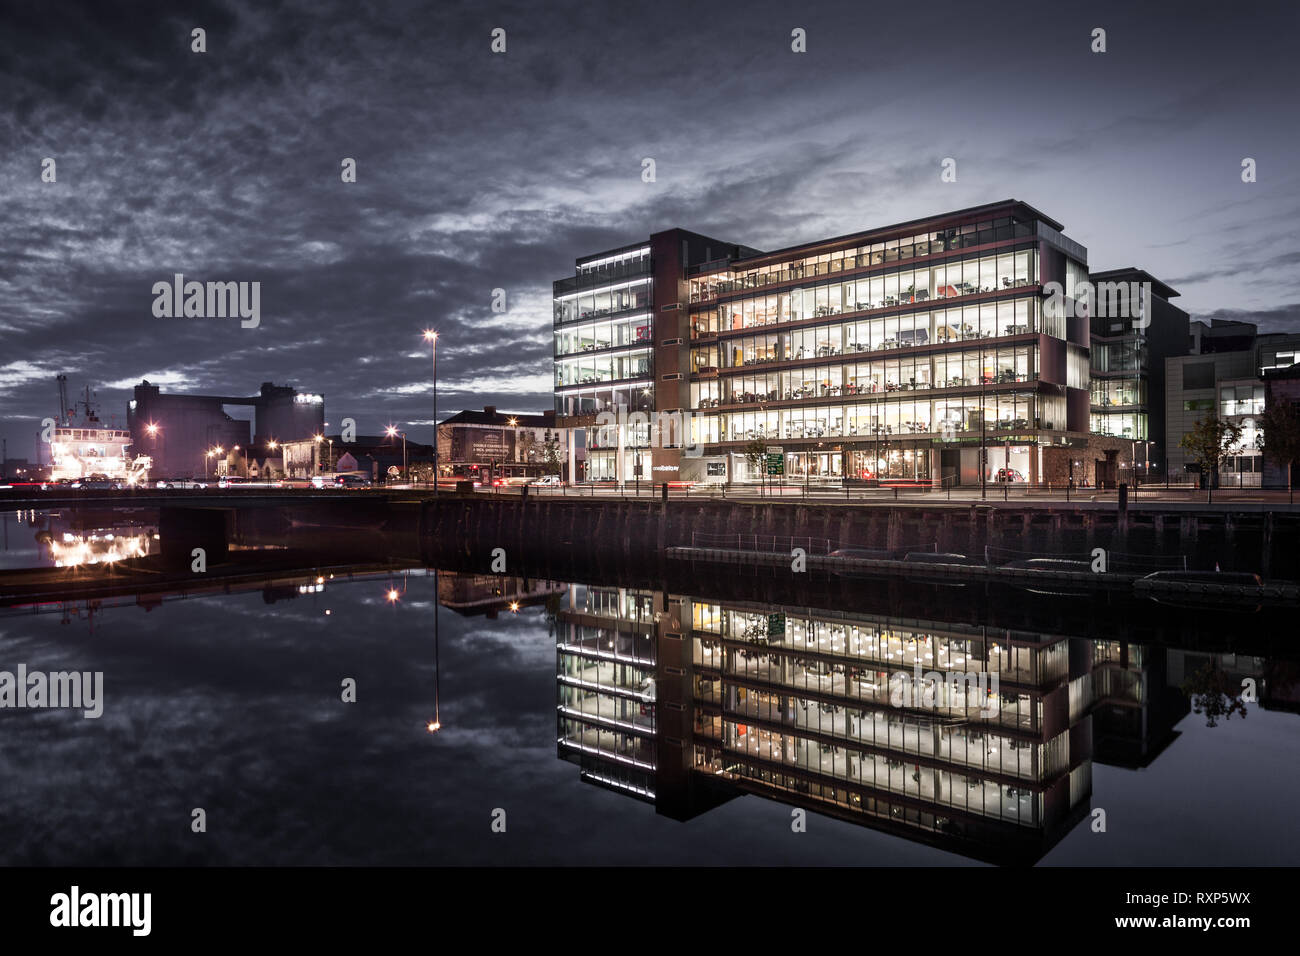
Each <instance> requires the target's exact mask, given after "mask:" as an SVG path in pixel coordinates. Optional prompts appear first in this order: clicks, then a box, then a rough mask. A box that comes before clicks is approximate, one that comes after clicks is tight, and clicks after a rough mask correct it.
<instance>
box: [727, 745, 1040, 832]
mask: <svg viewBox="0 0 1300 956" xmlns="http://www.w3.org/2000/svg"><path fill="white" fill-rule="evenodd" d="M720 743H721V744H722V746H723V747H725V748H726V749H727V750H729V751H732V752H738V753H741V754H748V755H750V756H753V757H757V758H759V759H761V760H765V761H768V762H770V763H776V764H783V765H786V766H789V767H793V768H798V769H801V770H804V771H809V772H812V773H817V774H821V775H823V776H827V777H833V778H835V779H837V780H841V781H844V782H845V783H855V784H861V785H865V786H869V787H872V788H873V789H876V790H884V791H887V792H890V793H896V794H901V795H905V796H908V797H911V798H912V799H913V800H920V801H925V802H927V803H931V804H935V805H940V806H950V807H955V808H958V809H961V810H965V811H966V812H968V813H974V814H979V815H980V816H985V817H993V818H996V819H1002V820H1007V821H1010V822H1014V823H1020V824H1023V825H1026V826H1034V825H1037V823H1038V821H1039V820H1040V819H1041V815H1042V794H1041V793H1038V792H1037V791H1034V790H1032V789H1030V788H1028V787H1025V786H1023V785H1022V786H1008V785H1005V784H999V783H997V782H995V781H992V780H986V779H983V778H981V777H979V776H975V775H971V774H963V773H957V772H954V771H951V770H948V769H946V768H939V767H923V766H921V765H920V764H913V763H909V762H906V761H902V760H898V759H894V758H889V757H884V756H877V755H876V754H871V753H866V752H864V751H860V750H855V749H853V748H851V747H837V746H835V745H832V744H821V743H818V742H815V741H810V740H807V739H806V738H803V737H799V736H796V735H793V734H778V733H774V732H771V731H767V730H764V729H760V728H752V727H749V726H748V725H746V724H743V723H739V722H737V721H732V720H726V721H724V722H723V728H722V739H721V741H720Z"/></svg>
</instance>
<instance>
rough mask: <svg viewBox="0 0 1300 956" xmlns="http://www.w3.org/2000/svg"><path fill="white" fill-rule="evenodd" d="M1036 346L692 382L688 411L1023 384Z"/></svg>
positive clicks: (1032, 368)
mask: <svg viewBox="0 0 1300 956" xmlns="http://www.w3.org/2000/svg"><path fill="white" fill-rule="evenodd" d="M1037 351H1038V350H1037V348H1036V347H1033V346H1027V345H1020V346H1011V345H1008V346H1002V347H1000V348H993V347H990V348H988V349H986V350H984V352H983V354H981V353H978V352H953V353H949V354H944V355H934V356H930V355H919V356H917V355H909V356H905V357H900V358H894V359H880V360H877V361H873V362H856V363H854V364H852V365H822V366H814V367H811V368H798V369H792V370H788V371H782V372H768V373H766V374H761V375H732V376H728V377H726V378H722V379H713V380H706V381H701V382H692V383H691V391H690V401H691V407H692V408H713V407H715V406H718V405H723V404H735V403H746V402H750V403H764V402H777V401H796V400H799V399H813V398H827V397H836V396H841V395H879V394H888V393H891V392H906V391H913V390H916V389H927V388H935V387H938V388H960V387H965V386H969V385H979V384H985V385H1000V384H1004V383H1007V382H1027V381H1030V380H1031V379H1033V378H1034V377H1035V376H1036V366H1037V361H1036V360H1037Z"/></svg>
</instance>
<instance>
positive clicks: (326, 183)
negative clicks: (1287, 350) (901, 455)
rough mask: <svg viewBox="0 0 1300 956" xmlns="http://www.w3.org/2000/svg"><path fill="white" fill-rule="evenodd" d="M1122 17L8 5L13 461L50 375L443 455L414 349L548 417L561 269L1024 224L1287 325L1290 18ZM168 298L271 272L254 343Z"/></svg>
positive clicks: (1295, 216)
mask: <svg viewBox="0 0 1300 956" xmlns="http://www.w3.org/2000/svg"><path fill="white" fill-rule="evenodd" d="M1136 6H1138V5H1134V4H1131V3H1127V2H1124V3H1115V4H1108V3H1095V2H1093V3H1087V4H1076V3H1064V4H1054V5H1050V6H1039V7H1026V6H1025V5H1024V4H1022V3H1010V4H1006V5H1004V6H1002V7H999V5H997V4H984V5H981V6H978V7H975V6H972V5H971V4H969V3H958V2H955V0H954V2H948V0H933V2H928V3H925V4H895V5H879V4H861V3H848V2H842V3H833V4H832V3H825V4H821V3H815V2H807V0H802V2H798V3H787V4H776V3H745V4H713V5H705V4H699V3H689V2H684V0H682V2H676V0H662V2H656V3H653V4H640V3H637V4H632V3H608V2H607V3H601V4H595V3H588V4H565V3H563V2H556V0H548V2H547V3H545V4H540V3H530V4H509V3H479V2H475V3H462V4H456V3H450V2H438V3H414V2H412V3H403V2H379V0H374V2H358V0H337V2H331V0H301V2H283V3H272V2H257V3H251V2H249V3H244V2H238V0H227V2H219V0H200V2H186V3H180V2H177V3H147V2H133V3H125V2H123V3H115V2H110V0H88V2H85V3H75V2H69V0H41V2H24V0H6V2H5V3H4V4H3V6H0V84H2V86H0V88H2V89H3V90H4V94H5V95H4V97H3V103H2V105H0V196H2V197H3V214H2V215H0V435H3V436H4V437H5V438H7V439H8V442H9V445H8V451H9V454H10V455H11V456H14V457H24V456H26V457H30V456H32V455H33V454H34V453H35V444H36V431H37V429H38V427H39V422H40V419H42V418H44V417H46V416H51V415H54V414H56V413H57V388H56V384H55V378H54V377H55V375H56V374H57V373H59V372H66V373H67V374H68V376H69V385H70V388H71V390H73V391H74V392H75V391H79V390H80V389H81V388H82V387H84V386H86V385H90V386H91V387H92V388H94V389H95V390H96V391H97V392H98V396H99V399H100V400H101V402H102V405H103V407H102V412H103V413H104V414H105V415H106V416H108V415H115V416H117V418H118V420H119V421H122V420H123V419H124V417H125V407H126V401H127V399H128V398H129V389H130V387H131V386H132V385H133V384H135V383H137V382H139V381H140V380H141V379H143V378H148V379H149V380H151V381H153V382H157V383H161V384H163V385H164V386H165V387H166V388H167V389H169V390H177V391H180V390H193V391H198V392H216V393H223V394H232V393H248V394H251V393H253V392H254V391H256V389H257V387H258V385H259V384H260V383H261V382H263V381H275V382H277V383H288V384H295V385H298V386H300V387H303V388H305V389H310V390H313V391H319V392H323V393H324V394H325V396H326V411H327V418H328V419H329V420H330V421H331V422H335V423H337V422H338V421H339V419H340V418H342V417H344V416H351V417H353V418H355V419H356V420H357V422H358V425H359V428H360V429H361V430H362V431H363V432H373V431H375V430H377V429H378V428H379V426H381V425H384V424H387V423H388V422H400V423H405V424H407V425H408V426H409V427H410V428H411V433H412V438H423V439H426V440H427V438H428V434H427V429H428V427H429V422H430V421H431V411H432V410H431V406H430V400H429V370H428V366H429V357H428V352H427V350H425V349H424V348H423V347H422V344H421V342H420V332H421V330H422V329H424V328H426V327H429V326H433V327H436V328H438V329H439V330H440V332H441V333H442V336H443V338H442V340H441V341H442V344H441V346H440V349H439V372H440V375H439V401H440V408H441V409H442V410H443V413H444V415H445V414H446V413H448V412H449V411H454V410H458V409H460V408H467V407H468V408H475V407H479V406H482V405H484V404H496V405H498V406H499V407H502V408H510V409H518V410H528V409H539V408H544V407H548V406H549V405H550V403H551V399H550V391H549V385H550V374H551V370H550V349H551V337H550V333H549V325H550V305H549V295H550V283H551V280H553V279H555V278H558V277H560V276H562V275H564V274H566V273H568V272H571V271H572V269H573V260H574V258H575V257H576V256H579V255H584V254H587V253H591V252H596V251H600V250H602V249H605V248H608V247H612V246H616V245H621V244H624V243H627V242H631V241H635V240H637V239H641V238H644V237H645V236H647V235H648V234H649V233H651V232H655V231H658V230H661V229H665V228H669V227H672V226H682V227H684V228H688V229H692V230H696V231H699V232H704V233H706V234H709V235H713V236H716V237H718V238H721V239H724V240H728V241H734V242H740V243H745V244H748V245H752V246H756V247H758V248H778V247H781V246H785V245H790V244H793V243H796V242H800V241H805V240H811V239H815V238H818V237H822V236H826V235H837V234H841V233H847V232H852V231H855V230H859V229H865V228H870V227H874V226H878V225H884V224H888V223H891V222H897V221H902V220H906V219H910V218H914V217H918V216H922V215H926V214H930V213H935V212H940V211H943V210H948V209H954V208H959V207H963V206H969V205H974V204H978V203H983V202H989V201H993V200H998V199H1003V198H1008V197H1014V198H1018V199H1022V200H1024V201H1026V202H1028V203H1031V204H1032V205H1035V206H1037V207H1038V208H1040V209H1042V210H1043V211H1045V212H1046V213H1048V214H1049V215H1051V216H1053V217H1054V218H1056V219H1059V220H1060V221H1062V222H1063V223H1065V225H1066V233H1067V235H1070V236H1072V237H1073V238H1075V239H1076V240H1078V241H1080V242H1082V243H1084V244H1085V245H1086V246H1087V247H1088V249H1089V254H1090V255H1089V258H1090V264H1091V265H1092V266H1093V268H1094V269H1104V268H1113V267H1117V266H1125V265H1136V266H1140V267H1143V268H1146V269H1148V270H1149V271H1151V272H1152V273H1154V274H1155V275H1157V276H1159V277H1161V278H1162V279H1164V280H1166V281H1167V282H1169V283H1170V284H1172V285H1173V286H1174V287H1175V288H1176V289H1178V290H1179V291H1180V292H1181V293H1182V298H1181V300H1179V304H1181V305H1182V306H1183V308H1185V309H1187V310H1188V311H1189V312H1190V313H1191V314H1192V315H1193V317H1197V318H1212V317H1216V316H1218V317H1229V316H1230V317H1240V316H1247V317H1249V316H1253V317H1255V318H1257V319H1258V321H1260V323H1261V324H1262V325H1263V326H1265V327H1266V328H1269V329H1300V279H1298V278H1297V270H1296V268H1295V266H1296V265H1297V262H1300V251H1297V244H1296V238H1297V232H1298V231H1300V230H1297V228H1296V222H1297V221H1298V220H1300V199H1298V198H1297V197H1298V196H1300V190H1298V189H1297V185H1298V180H1300V174H1298V173H1297V169H1298V168H1300V167H1297V164H1296V162H1295V157H1296V155H1297V154H1300V148H1298V145H1300V144H1298V143H1297V140H1298V139H1300V132H1297V130H1298V128H1300V127H1298V124H1297V118H1298V117H1297V108H1296V105H1295V80H1294V75H1293V66H1294V52H1293V50H1292V44H1293V40H1294V36H1295V34H1296V28H1297V26H1300V15H1298V14H1297V12H1296V10H1297V8H1296V7H1295V5H1294V4H1289V3H1288V4H1283V3H1264V4H1250V5H1245V4H1232V5H1223V4H1202V3H1187V2H1183V3H1177V4H1173V3H1170V4H1160V3H1144V4H1141V5H1140V6H1141V9H1134V8H1135V7H1136ZM196 27H199V28H202V29H204V30H205V31H206V46H207V52H205V53H201V54H200V53H194V52H192V51H191V42H192V40H191V31H192V30H193V29H194V28H196ZM1097 27H1101V28H1104V29H1105V30H1106V45H1107V51H1106V52H1105V53H1104V54H1098V53H1093V52H1091V50H1090V46H1091V44H1092V40H1091V34H1092V31H1093V30H1094V28H1097ZM495 28H502V29H504V30H505V31H506V52H505V53H504V54H495V53H493V52H492V50H491V48H490V46H491V33H492V31H493V29H495ZM795 28H802V29H804V30H806V32H807V52H806V53H802V54H797V53H793V52H792V51H791V31H792V30H793V29H795ZM47 157H48V158H53V159H54V160H55V162H56V172H57V181H56V182H54V183H47V182H43V181H42V179H41V173H42V160H43V159H45V158H47ZM345 157H350V158H354V159H355V160H356V163H357V181H356V182H355V183H344V182H342V181H341V176H340V163H341V161H342V160H343V159H344V158H345ZM645 157H651V158H653V159H654V160H655V162H656V166H657V181H656V182H654V183H644V182H642V180H641V162H642V159H643V158H645ZM948 157H951V158H953V159H955V160H956V162H957V172H958V177H957V182H955V183H941V182H940V178H939V173H940V164H941V162H942V161H943V160H944V159H945V158H948ZM1245 157H1250V158H1253V159H1255V160H1256V162H1257V166H1258V182H1256V183H1253V184H1245V183H1243V182H1242V181H1241V163H1242V160H1243V158H1245ZM177 272H180V273H183V274H185V275H186V277H187V278H192V279H198V280H203V281H206V280H230V281H259V282H261V284H262V286H261V325H260V327H258V328H256V329H244V328H241V327H240V326H239V323H238V321H237V320H233V319H225V320H222V319H198V318H191V319H166V318H156V317H154V315H153V312H152V304H153V293H152V291H151V290H152V286H153V284H154V283H155V282H158V281H165V280H169V279H170V277H171V276H172V275H173V274H174V273H177ZM494 288H504V289H505V290H506V291H507V302H508V306H509V309H508V311H507V312H506V313H505V314H497V313H494V312H493V311H492V309H491V302H492V290H493V289H494Z"/></svg>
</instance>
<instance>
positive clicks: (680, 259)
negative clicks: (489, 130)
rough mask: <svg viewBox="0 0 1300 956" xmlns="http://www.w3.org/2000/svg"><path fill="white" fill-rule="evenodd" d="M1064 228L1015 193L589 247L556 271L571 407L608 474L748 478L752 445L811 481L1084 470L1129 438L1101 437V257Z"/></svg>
mask: <svg viewBox="0 0 1300 956" xmlns="http://www.w3.org/2000/svg"><path fill="white" fill-rule="evenodd" d="M1063 228H1064V227H1063V226H1062V225H1061V223H1059V222H1056V221H1055V220H1053V219H1051V218H1049V217H1047V216H1046V215H1044V214H1043V213H1041V212H1039V211H1038V210H1036V209H1034V208H1033V207H1031V206H1028V205H1026V204H1024V203H1022V202H1019V201H1016V200H1006V201H1003V202H998V203H991V204H988V205H984V206H978V207H974V208H971V209H963V210H958V211H955V212H949V213H943V214H940V215H937V216H931V217H927V218H924V219H917V220H913V221H911V222H905V223H898V224H895V225H891V226H885V227H882V228H877V229H871V230H867V231H864V232H859V233H854V234H851V235H846V236H840V237H837V238H833V239H825V240H819V241H817V242H812V243H805V244H802V245H799V246H794V247H790V248H787V249H782V250H779V251H777V252H770V253H759V252H757V251H755V250H752V249H748V248H746V247H742V246H736V245H729V244H727V243H724V242H720V241H718V240H712V239H708V238H707V237H703V236H698V235H696V234H693V233H686V232H683V231H681V230H671V231H669V232H664V233H658V234H656V235H654V236H651V237H650V239H649V241H648V242H643V243H640V244H637V245H633V246H628V247H624V248H621V249H617V250H612V251H610V252H606V253H601V254H598V255H596V256H591V257H588V258H585V259H580V260H578V264H577V272H576V274H575V275H574V276H573V277H570V278H566V279H563V280H560V281H558V282H556V283H555V293H554V294H555V337H556V341H555V396H556V411H557V414H558V415H559V416H561V417H562V419H563V420H564V422H565V423H567V424H571V425H572V426H574V427H577V428H581V429H585V431H586V434H587V436H588V442H587V447H588V448H589V449H590V451H589V453H588V461H589V474H588V476H587V477H589V478H592V479H596V480H600V479H605V480H616V481H621V482H626V481H629V480H631V479H632V478H633V477H638V478H640V479H642V480H645V479H650V480H654V481H664V480H673V479H681V480H687V481H694V482H721V481H753V480H757V479H758V478H759V477H760V475H759V474H758V473H757V469H756V468H755V466H754V465H753V464H752V463H751V462H752V460H753V458H752V456H751V455H749V454H747V452H749V451H751V450H752V449H753V447H754V446H755V443H761V444H764V445H766V446H767V447H768V450H769V451H771V452H773V453H778V450H779V454H780V455H781V460H782V468H783V472H784V474H785V475H787V476H790V477H792V478H796V479H800V480H807V481H828V482H835V483H839V482H840V481H842V480H844V479H850V480H860V479H867V480H883V479H892V480H901V481H914V482H917V483H922V484H934V485H938V484H941V483H943V482H945V481H946V482H947V483H949V484H978V483H979V482H980V481H981V470H983V472H984V478H986V479H992V478H994V477H996V475H997V472H998V471H999V469H1011V470H1012V471H1014V472H1015V473H1017V474H1018V475H1019V476H1022V477H1024V478H1027V479H1029V480H1043V479H1044V478H1045V477H1048V476H1053V475H1057V474H1060V475H1065V474H1067V473H1075V470H1074V469H1073V468H1072V467H1071V466H1070V464H1069V462H1070V461H1071V460H1072V459H1076V458H1081V459H1082V462H1083V464H1082V467H1083V469H1084V472H1085V475H1086V474H1087V473H1088V472H1089V470H1090V469H1091V467H1092V462H1093V459H1094V458H1096V456H1097V452H1098V449H1099V448H1100V447H1102V446H1103V445H1106V443H1107V442H1108V441H1109V442H1110V443H1111V444H1113V445H1115V447H1116V449H1118V448H1119V447H1120V441H1119V440H1118V439H1104V438H1099V437H1093V436H1090V434H1089V426H1090V422H1089V414H1090V407H1089V346H1090V328H1089V319H1088V315H1087V311H1086V309H1083V308H1080V309H1077V310H1076V309H1075V308H1073V305H1074V297H1075V295H1076V289H1077V287H1078V286H1079V284H1080V283H1082V282H1086V281H1087V280H1088V266H1087V250H1086V249H1084V248H1083V246H1081V245H1079V244H1078V243H1077V242H1075V241H1073V240H1072V239H1069V238H1067V237H1066V236H1064V235H1063V234H1062V230H1063ZM1048 283H1059V285H1060V289H1061V292H1062V294H1061V295H1058V296H1055V297H1052V296H1050V295H1049V294H1048V293H1049V291H1050V289H1051V287H1048V288H1047V289H1045V286H1046V285H1047V284H1048ZM620 406H621V407H622V408H624V409H626V411H627V421H626V427H620V428H613V429H611V428H604V429H600V428H597V425H598V424H599V422H598V418H597V416H598V415H599V414H600V413H601V412H608V411H612V410H616V409H618V408H619V407H620ZM637 413H640V415H637ZM678 413H689V424H688V426H687V432H688V434H687V435H686V436H685V438H684V439H683V440H680V441H678V440H677V438H678V436H676V435H672V434H671V429H670V428H668V427H667V426H666V425H665V426H664V427H663V429H662V431H663V432H665V433H669V434H670V438H669V440H665V439H664V435H663V434H657V429H656V425H657V424H659V423H663V422H666V421H667V418H665V416H668V417H671V416H673V415H675V414H678ZM620 424H622V419H620ZM593 441H594V442H595V443H596V445H595V446H593V444H592V443H593ZM602 442H603V444H604V445H605V446H606V447H599V446H600V444H601V443H602ZM1107 447H1109V446H1107ZM1123 447H1124V448H1125V449H1127V448H1128V443H1127V442H1124V443H1123ZM1112 451H1114V449H1112ZM647 460H648V467H647Z"/></svg>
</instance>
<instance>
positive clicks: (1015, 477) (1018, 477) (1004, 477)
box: [994, 468, 1025, 481]
mask: <svg viewBox="0 0 1300 956" xmlns="http://www.w3.org/2000/svg"><path fill="white" fill-rule="evenodd" d="M994 480H995V481H1024V480H1025V476H1024V475H1022V474H1021V473H1020V472H1018V471H1016V470H1015V469H1014V468H999V469H998V473H997V477H996V478H995V479H994Z"/></svg>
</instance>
